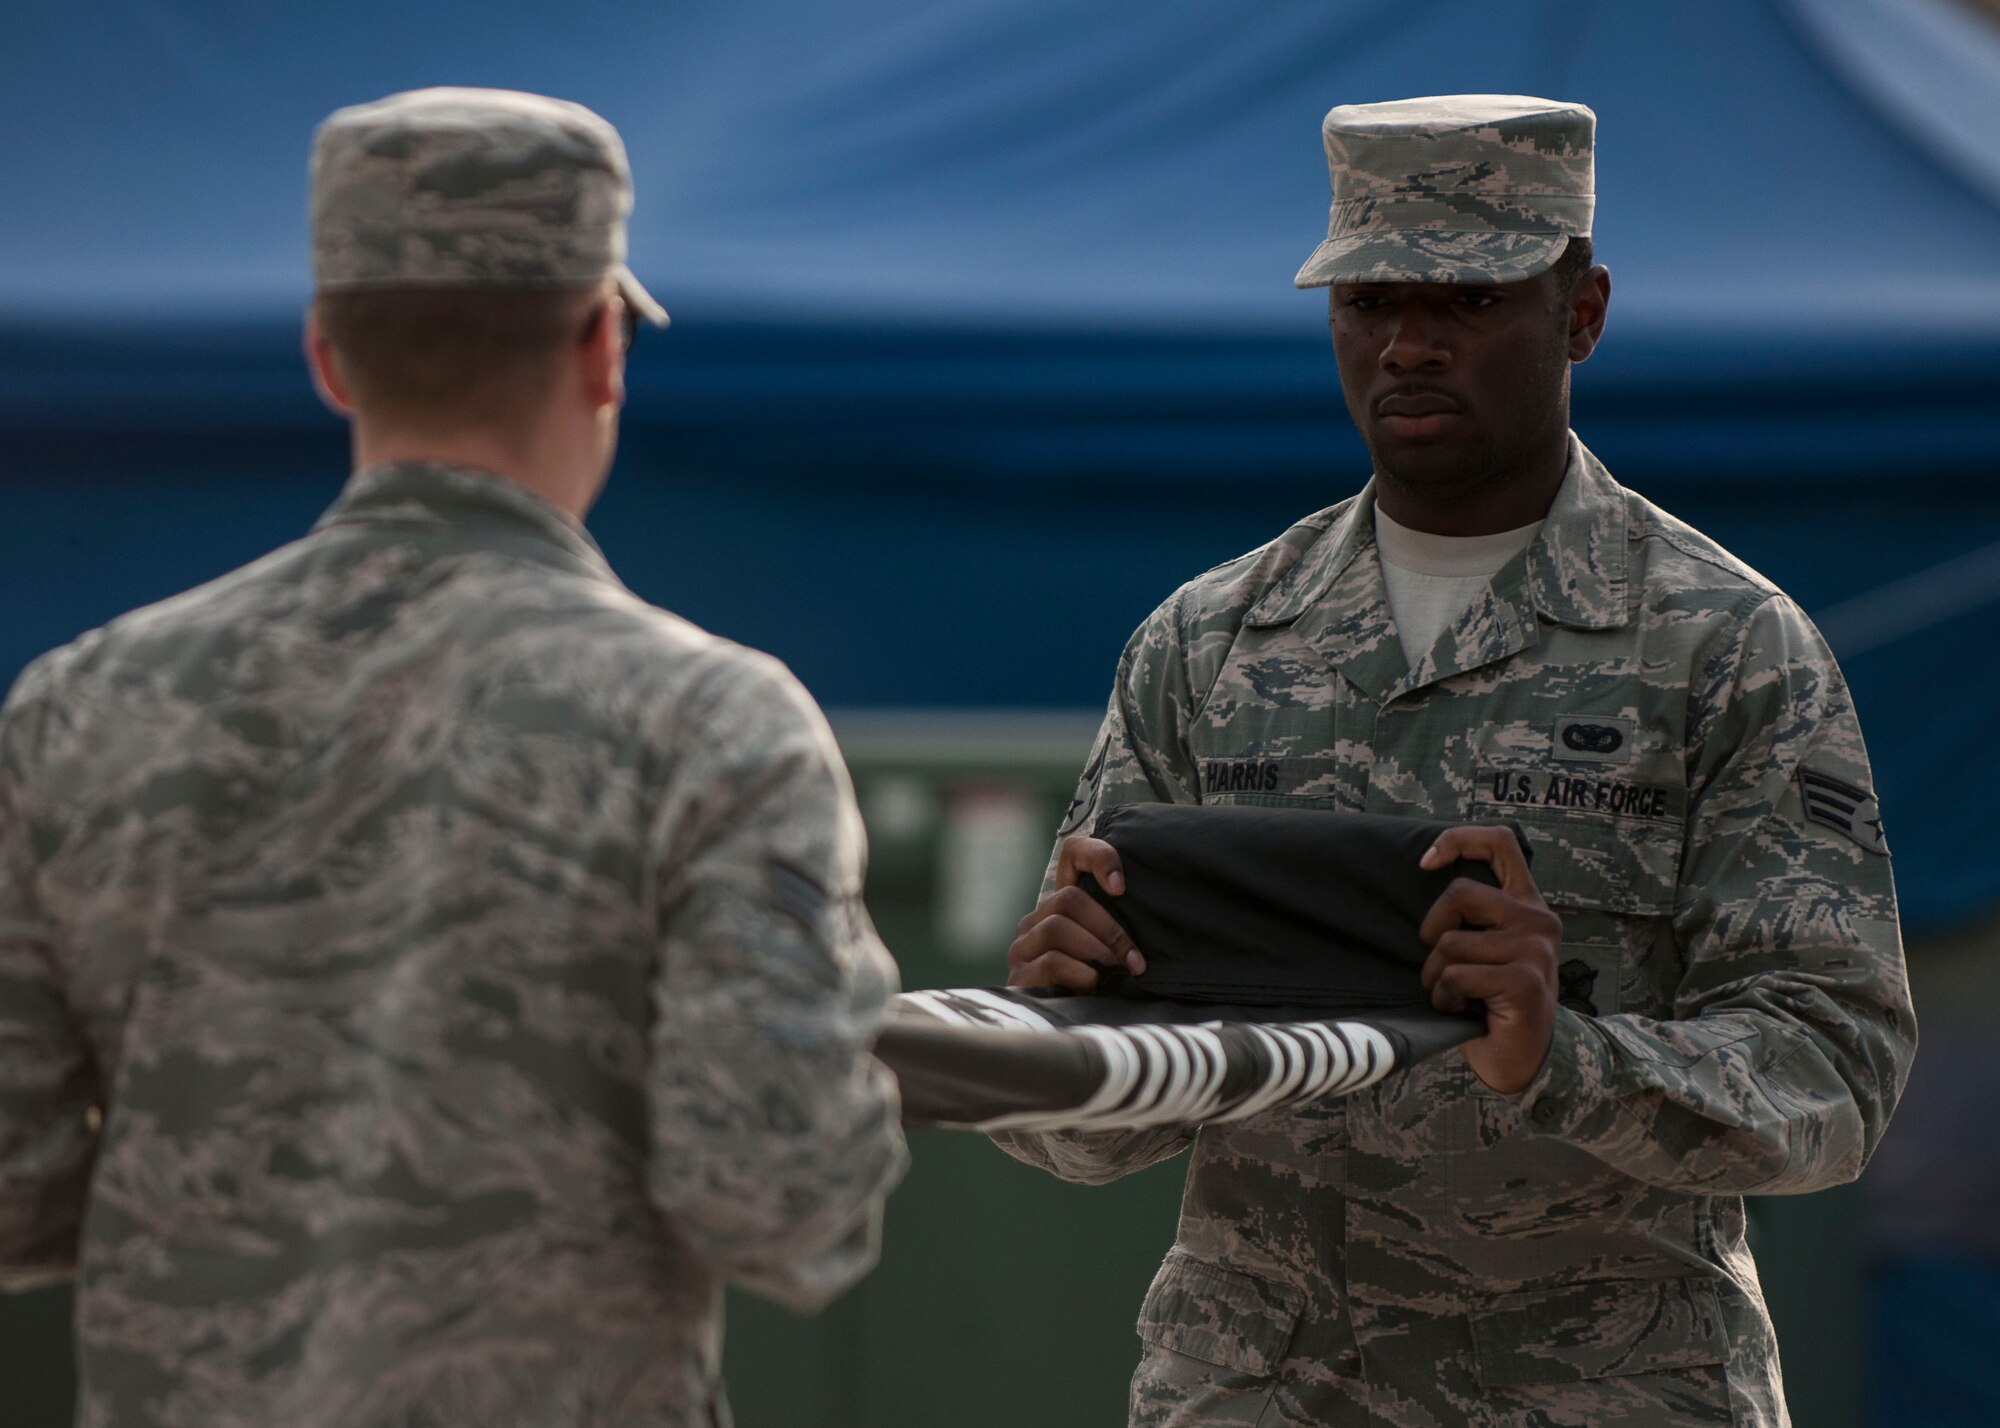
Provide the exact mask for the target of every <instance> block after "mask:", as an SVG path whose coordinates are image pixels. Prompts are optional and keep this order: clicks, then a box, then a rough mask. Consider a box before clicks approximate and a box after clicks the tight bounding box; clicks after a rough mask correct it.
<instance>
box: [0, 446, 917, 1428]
mask: <svg viewBox="0 0 2000 1428" xmlns="http://www.w3.org/2000/svg"><path fill="white" fill-rule="evenodd" d="M862 857H863V848H862V834H861V828H860V821H859V818H858V816H857V814H856V812H855V809H854V804H853V798H852V793H851V790H850V787H849V784H848V781H847V776H846V773H845V770H844V768H843V766H842V764H841V762H840V758H839V755H838V753H837V751H836V749H835V747H834V745H833V742H832V737H831V735H830V733H829V732H828V730H827V728H826V725H825V723H824V721H823V720H822V719H821V717H820V715H819V713H818V711H817V710H816V709H815V708H814V707H813V705H812V702H811V701H810V700H809V699H808V698H807V697H806V695H805V693H804V692H803V691H802V690H801V689H800V688H799V686H798V684H797V683H796V682H795V681H794V680H793V679H792V678H791V676H790V675H789V674H788V673H786V671H785V670H784V669H783V667H782V666H780V665H779V664H778V663H777V662H776V661H775V660H772V659H770V658H768V657H767V656H764V655H760V654H757V653H754V652H752V651H749V650H745V649H743V648H741V647H739V646H736V645H733V644H730V643H729V642H727V641H725V640H721V639H717V638H715V637H713V636H711V635H707V634H704V633H703V632H702V631H700V630H698V629H696V628H695V627H693V626H692V625H689V624H688V623H686V622H685V621H683V620H680V619H677V618H676V617H674V616H673V615H670V614H667V613H666V612H664V611H661V610H658V609H655V608H653V607H651V606H649V605H647V604H645V603H644V602H642V601H640V600H639V599H637V598H636V597H635V596H633V595H632V594H631V593H630V592H628V591H627V590H626V589H625V588H624V587H623V586H622V585H621V584H619V582H618V581H617V579H616V578H615V577H614V576H613V575H612V573H611V571H610V569H609V568H608V567H607V566H606V565H605V563H604V560H603V557H602V556H601V555H600V554H599V553H598V551H597V548H596V546H595V545H594V544H593V543H592V542H591V540H590V538H589V537H588V536H587V535H586V534H585V533H584V531H583V529H582V527H581V526H579V525H577V524H576V523H575V522H573V521H571V520H570V519H569V518H568V517H567V516H566V515H564V514H563V513H561V512H560V511H558V510H557V509H556V508H555V507H554V506H552V505H549V504H548V503H546V502H544V501H543V500H542V499H541V498H540V497H538V496H535V495H533V494H532V493H530V492H528V491H527V490H526V489H525V488H521V487H516V486H514V485H512V484H511V483H507V482H504V481H502V480H500V479H498V478H496V477H491V476H487V475H483V474H479V473H475V472H470V471H463V470H453V469H448V468H442V467H429V466H385V467H378V468H374V469H371V470H367V471H363V472H361V473H359V474H358V475H357V476H356V477H355V478H354V480H353V481H352V483H351V484H350V485H349V487H348V489H347V491H346V493H345V494H344V496H343V497H342V499H341V501H340V503H339V504H338V505H337V506H335V508H334V509H333V510H332V511H331V512H330V513H329V514H328V516H327V518H326V519H325V520H324V521H323V522H321V524H320V525H319V526H318V527H317V528H316V529H315V530H314V532H313V533H312V534H311V535H310V536H308V537H307V538H306V539H304V540H302V541H300V542H298V543H296V544H293V545H291V546H288V547H286V548H284V549H282V550H279V551H277V552H276V553H274V554H272V555H270V556H268V557H266V558H265V559H263V560H261V561H258V562H257V563H255V564H253V565H250V566H248V567H246V568H244V569H242V570H239V571H237V572H235V573H233V574H231V575H228V576H225V577H224V578H222V579H221V580H218V581H216V582H214V583H213V584H210V585H206V586H203V587H201V588H200V589H197V590H194V591H192V592H190V593H188V594H186V595H182V596H180V597H178V598H176V599H173V600H169V601H167V602H165V603H164V604H160V605H155V606H153V607H151V608H148V609H144V610H140V611H137V612H135V613H133V614H131V615H127V616H125V617H124V618H122V619H120V620H118V621H116V622H115V623H113V624H111V625H110V626H108V627H107V628H105V629H102V630H98V631H96V632H93V633H91V634H89V635H86V636H84V637H83V638H82V639H80V640H78V641H77V642H76V643H74V644H72V645H70V646H68V647H66V648H64V649H62V650H59V651H57V652H55V653H54V654H52V655H49V656H45V657H44V658H43V659H41V660H40V661H38V662H37V663H36V664H35V665H33V666H32V667H31V668H30V669H29V671H28V672H27V673H26V674H24V675H23V676H22V678H21V680H20V682H19V684H18V686H17V687H16V689H15V691H14V694H13V696H12V697H11V699H10V700H9V702H8V704H7V706H6V710H5V714H4V719H3V720H0V1276H4V1280H5V1281H6V1282H9V1283H11V1284H13V1285H15V1286H19V1285H22V1284H26V1283H30V1282H33V1281H35V1280H37V1279H43V1278H55V1277H59V1276H64V1275H68V1274H71V1273H72V1272H74V1273H75V1274H76V1275H77V1278H78V1286H77V1317H78V1337H79V1356H80V1357H79V1362H80V1368H81V1385H82V1406H81V1410H80V1422H81V1423H82V1424H83V1425H85V1428H154V1426H155V1425H157V1426H158V1428H278V1425H283V1428H474V1426H475V1425H477V1428H510V1425H521V1428H585V1425H590V1428H639V1425H645V1428H663V1425H679V1424H709V1423H711V1422H714V1423H721V1422H725V1421H726V1417H727V1410H726V1407H725V1406H724V1405H723V1404H722V1403H721V1401H720V1394H719V1388H718V1384H717V1361H718V1354H719V1324H718V1319H717V1300H718V1294H719V1290H718V1276H722V1277H727V1278H730V1279H734V1280H738V1281H741V1282H743V1283H746V1284H748V1285H750V1286H752V1287H754V1288H757V1289H759V1290H761V1291H763V1292H766V1293H768V1294H771V1295H773V1296H774V1297H777V1298H779V1299H781V1300H784V1301H787V1302H790V1303H793V1304H798V1305H813V1304H817V1303H819V1302H821V1301H823V1300H825V1299H826V1298H828V1297H829V1296H831V1295H832V1294H833V1293H834V1292H836V1291H837V1290H839V1289H840V1288H841V1287H842V1286H844V1285H846V1284H847V1283H848V1282H850V1281H851V1280H853V1279H854V1278H856V1277H857V1276H858V1275H860V1274H861V1273H862V1272H864V1271H865V1269H866V1268H867V1267H868V1266H869V1264H870V1263H871V1262H872V1259H873V1255H874V1251H875V1241H876V1229H877V1226H878V1224H879V1214H880V1207H881V1199H882V1196H883V1194H884V1192H885V1190H886V1188H887V1187H888V1185H889V1184H891V1183H892V1182H893V1180H894V1179H895V1177H896V1175H897V1173H898V1172H899V1170H900V1167H901V1165H902V1160H903V1150H902V1143H901V1139H900V1132H899V1130H898V1128H897V1114H896V1097H895V1092H894V1088H893V1086H892V1084H891V1083H890V1081H889V1079H888V1077H887V1075H886V1073H885V1072H884V1071H883V1070H882V1069H881V1067H880V1066H879V1065H878V1064H876V1063H875V1062H874V1061H873V1059H872V1058H871V1057H869V1056H867V1055H866V1053H865V1048H866V1047H868V1046H869V1045H870V1043H871V1042H872V1039H873V1033H874V1028H875V1025H876V1022H877V1019H878V1017H879V1015H880V1013H881V1010H882V1008H883V1005H884V1003H885V1000H886V998H887V996H888V994H889V993H890V992H891V991H893V989H894V975H895V971H894V966H893V964H892V963H891V962H890V960H889V958H888V955H887V954H886V952H884V950H883V949H882V947H881V944H880V943H879V942H878V941H877V940H876V938H875V935H874V933H873V930H872V929H871V927H870V926H869V924H868V921H867V918H866V915H865V914H864V913H863V912H862V910H861V907H860V903H859V893H860V886H861V875H862V866H861V865H862ZM100 1125H101V1130H100V1129H99V1127H100Z"/></svg>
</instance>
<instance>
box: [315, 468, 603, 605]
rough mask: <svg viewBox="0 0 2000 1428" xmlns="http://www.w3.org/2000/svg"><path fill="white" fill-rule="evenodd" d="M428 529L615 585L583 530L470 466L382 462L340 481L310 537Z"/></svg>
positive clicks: (525, 492) (546, 504)
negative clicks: (346, 529)
mask: <svg viewBox="0 0 2000 1428" xmlns="http://www.w3.org/2000/svg"><path fill="white" fill-rule="evenodd" d="M358 525H387V526H401V527H405V528H407V527H411V526H416V527H430V528H433V529H435V530H437V531H440V532H454V533H458V534H462V535H464V536H466V537H467V538H469V539H470V540H471V541H473V542H474V543H476V544H479V545H482V546H484V545H492V546H499V547H504V548H507V549H510V550H512V551H514V552H516V553H518V554H523V555H527V556H530V557H531V558H540V559H542V560H544V561H545V563H548V564H553V565H560V566H564V567H567V568H570V569H576V570H581V571H582V572H583V573H586V574H590V575H593V576H596V577H598V578H600V579H604V580H609V581H611V582H613V583H617V580H618V577H617V576H616V575H614V574H613V573H612V570H611V566H610V563H609V562H608V561H606V560H605V558H604V552H603V551H601V550H599V549H598V547H597V542H596V541H594V540H592V539H591V537H590V533H589V532H588V531H586V530H585V529H584V528H583V524H582V523H581V522H580V521H578V520H577V519H576V518H575V517H573V516H571V515H570V514H569V512H567V511H565V510H563V509H562V508H561V507H559V506H557V505H556V504H555V503H554V502H552V501H550V500H548V499H547V498H546V497H544V496H541V495H538V494H536V493H535V492H534V491H531V490H529V489H528V488H527V487H526V486H523V485H522V484H521V483H520V482H518V481H512V480H509V479H508V478H507V477H505V476H500V475H497V474H495V473H494V472H491V471H483V470H480V469H479V468H477V467H473V466H447V465H444V464H443V463H440V462H429V461H385V462H379V463H377V464H376V465H373V466H364V467H362V468H361V469H360V470H359V471H356V472H355V473H354V474H353V475H352V476H350V477H349V478H348V481H347V485H346V487H345V488H344V489H343V490H342V491H341V493H340V499H339V500H337V501H335V502H334V504H333V507H332V509H330V510H328V511H327V513H326V514H325V515H324V516H322V517H321V518H320V520H319V524H318V525H317V526H315V527H314V529H315V530H322V529H327V528H331V527H335V526H358Z"/></svg>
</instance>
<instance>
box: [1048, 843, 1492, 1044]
mask: <svg viewBox="0 0 2000 1428" xmlns="http://www.w3.org/2000/svg"><path fill="white" fill-rule="evenodd" d="M1454 826H1456V825H1454V824H1451V823H1442V822H1436V821H1432V820H1429V819H1420V818H1390V817H1385V816H1382V815H1380V814H1368V813H1333V812H1326V811H1321V810H1317V809H1298V808H1265V807H1260V806H1254V805H1250V806H1245V805H1221V806H1210V805H1197V804H1164V803H1147V804H1132V805H1128V806H1126V807H1123V808H1114V809H1111V810H1110V811H1108V812H1106V813H1105V814H1103V815H1102V816H1100V817H1099V819H1098V822H1097V836H1098V837H1100V838H1102V839H1104V840H1105V841H1106V842H1108V843H1110V844H1111V846H1112V847H1114V848H1116V849H1117V850H1118V859H1119V863H1120V866H1121V870H1122V871H1123V873H1124V875H1125V892H1124V893H1123V894H1122V895H1120V896H1117V897H1113V896H1112V895H1110V894H1109V893H1107V892H1105V891H1104V890H1103V889H1102V888H1100V887H1098V886H1097V883H1096V881H1095V880H1094V879H1092V878H1089V877H1086V878H1085V879H1084V880H1083V886H1084V887H1085V888H1086V889H1087V890H1088V891H1089V892H1090V895H1091V896H1092V897H1094V898H1096V899H1097V900H1098V901H1099V902H1100V903H1102V904H1103V905H1104V907H1105V908H1106V909H1108V910H1109V911H1110V913H1111V915H1112V916H1113V917H1115V918H1117V919H1118V922H1119V924H1120V925H1121V926H1122V927H1124V929H1125V931H1126V934H1127V935H1128V936H1130V937H1131V939H1132V943H1133V945H1134V946H1136V947H1137V948H1138V949H1139V951H1140V952H1141V953H1142V954H1143V955H1144V957H1145V960H1146V970H1145V971H1144V972H1143V973H1141V974H1139V975H1138V976H1133V977H1116V975H1115V974H1114V980H1115V981H1116V982H1117V986H1116V988H1115V989H1116V990H1117V991H1118V992H1119V993H1120V994H1122V995H1131V996H1155V997H1168V998H1173V999H1177V1000H1185V1001H1208V1002H1230V1003H1235V1004H1239V1005H1252V1006H1292V1007H1325V1008H1334V1009H1338V1010H1340V1011H1343V1012H1351V1011H1356V1010H1360V1009H1362V1008H1368V1007H1392V1006H1409V1005H1428V1004H1429V1002H1430V997H1429V994H1428V993H1426V992H1425V990H1424V987H1423V982H1422V980H1421V979H1420V977H1419V972H1420V971H1421V969H1422V967H1423V965H1424V959H1425V958H1426V957H1428V956H1429V955H1430V951H1429V949H1428V948H1427V947H1425V946H1424V943H1423V939H1422V938H1421V937H1419V936H1418V935H1417V929H1418V928H1419V927H1420V926H1421V925H1422V923H1423V920H1424V916H1425V914H1427V913H1428V912H1429V911H1430V910H1431V906H1432V904H1433V903H1435V902H1436V901H1437V900H1438V898H1439V896H1440V895H1441V894H1442V893H1443V892H1444V890H1445V889H1446V888H1447V887H1449V886H1450V885H1451V883H1452V881H1453V880H1454V879H1456V878H1472V879H1474V880H1476V881H1478V882H1483V883H1487V884H1493V883H1494V882H1495V881H1496V878H1495V876H1494V873H1493V869H1492V867H1491V866H1490V865H1488V864H1486V863H1483V862H1477V861H1474V860H1471V859H1460V860H1459V861H1458V862H1455V863H1453V864H1451V865H1450V866H1449V867H1445V868H1441V869H1439V870H1437V871H1436V872H1426V871H1424V870H1423V868H1422V867H1420V866H1419V859H1421V858H1422V857H1423V855H1424V852H1425V850H1427V849H1428V848H1429V847H1430V846H1431V844H1433V843H1435V842H1436V841H1437V840H1438V837H1439V835H1441V834H1442V833H1443V832H1444V831H1445V830H1446V829H1447V828H1451V827H1454ZM1505 826H1506V827H1509V828H1511V829H1513V831H1514V836H1515V838H1516V839H1518V840H1520V842H1521V845H1522V849H1523V852H1524V853H1525V852H1526V849H1527V841H1526V839H1524V838H1522V837H1521V833H1520V829H1519V828H1518V827H1516V826H1515V825H1513V824H1507V825H1505Z"/></svg>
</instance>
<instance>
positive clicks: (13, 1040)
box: [0, 659, 100, 1289]
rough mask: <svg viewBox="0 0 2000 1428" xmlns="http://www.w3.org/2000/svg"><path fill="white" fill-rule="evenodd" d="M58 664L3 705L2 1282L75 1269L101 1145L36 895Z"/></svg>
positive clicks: (27, 677)
mask: <svg viewBox="0 0 2000 1428" xmlns="http://www.w3.org/2000/svg"><path fill="white" fill-rule="evenodd" d="M51 667H52V666H51V661H49V660H47V659H45V660H43V661H40V662H38V663H37V664H35V665H33V666H31V667H30V668H29V670H28V672H27V673H26V674H24V675H22V677H21V679H20V681H19V682H18V683H17V684H16V685H15V688H14V692H13V694H12V695H11V696H10V697H9V699H8V700H7V704H6V707H5V709H4V710H0V1289H24V1288H27V1287H29V1286H31V1285H34V1284H37V1283H41V1282H44V1281H47V1280H54V1279H62V1278H66V1277H68V1275H69V1274H70V1273H71V1272H72V1271H73V1270H74V1269H75V1265H76V1249H77V1234H78V1230H79V1227H80V1226H81V1224H82V1220H83V1206H84V1196H85V1192H86V1190H87V1188H88V1185H89V1181H90V1168H91V1164H92V1161H93V1159H94V1157H95V1155H96V1150H97V1136H96V1131H95V1121H94V1115H95V1112H96V1109H97V1106H98V1104H99V1099H100V1091H99V1086H98V1073H97V1066H96V1062H95V1060H94V1058H93V1057H92V1055H91V1051H90V1048H89V1046H88V1044H87V1043H86V1042H85V1040H84V1038H83V1036H82V1034H81V1032H80V1030H79V1029H78V1026H77V1022H76V1019H75V1017H74V1016H73V1015H72V1012H71V1009H70V1007H69V1003H68V999H67V997H66V995H65V990H64V982H63V974H62V969H61V966H60V965H59V963H58V961H57V948H56V945H55V943H56V938H55V933H54V930H53V929H52V928H50V927H49V926H48V924H47V922H46V921H45V919H44V918H43V916H42V914H41V912H40V909H39V908H38V906H37V900H36V893H35V854H34V846H35V822H34V820H35V817H36V813H35V810H34V809H33V807H32V806H31V804H30V800H29V791H28V784H29V778H30V774H31V773H32V770H33V768H34V766H35V744H36V741H37V738H38V730H39V727H40V723H41V713H40V711H41V709H42V708H43V707H44V700H45V698H46V696H47V689H46V685H47V678H46V677H47V675H48V672H49V670H50V669H51Z"/></svg>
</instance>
